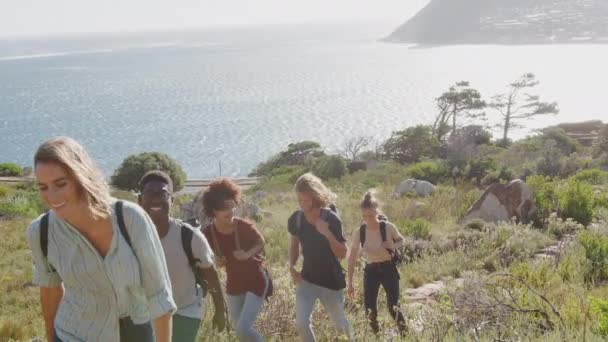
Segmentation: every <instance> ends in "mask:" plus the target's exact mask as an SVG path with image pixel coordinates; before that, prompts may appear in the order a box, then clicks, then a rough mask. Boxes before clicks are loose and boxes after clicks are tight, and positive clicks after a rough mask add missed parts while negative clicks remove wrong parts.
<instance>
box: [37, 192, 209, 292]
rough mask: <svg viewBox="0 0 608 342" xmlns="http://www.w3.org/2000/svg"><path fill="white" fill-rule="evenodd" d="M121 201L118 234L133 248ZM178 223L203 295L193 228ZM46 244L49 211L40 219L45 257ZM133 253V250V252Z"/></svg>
mask: <svg viewBox="0 0 608 342" xmlns="http://www.w3.org/2000/svg"><path fill="white" fill-rule="evenodd" d="M122 207H123V202H122V201H116V204H115V207H114V208H115V210H116V219H117V221H118V228H119V229H120V234H121V235H122V237H123V238H124V239H125V241H126V242H127V244H128V245H129V247H131V249H133V245H132V244H131V236H130V235H129V232H128V231H127V227H126V225H125V220H124V217H123V214H122ZM178 225H179V226H180V229H181V233H182V247H183V248H184V252H185V253H186V257H187V258H188V264H190V267H191V268H192V273H193V274H194V279H195V280H196V283H197V284H198V285H199V286H200V287H201V289H202V291H203V297H205V296H206V295H207V289H208V284H207V282H206V281H205V280H204V277H203V276H202V274H200V269H199V268H198V267H196V263H197V262H200V259H198V258H195V257H194V255H193V253H192V235H193V234H194V232H193V229H195V228H192V227H190V226H188V225H187V224H185V223H183V222H182V221H179V220H178ZM48 245H49V213H48V212H47V213H46V214H44V215H43V216H42V218H41V219H40V247H41V249H42V255H43V256H44V257H45V258H47V255H48ZM134 253H135V252H134ZM51 269H52V270H53V271H54V270H55V268H54V267H53V265H51Z"/></svg>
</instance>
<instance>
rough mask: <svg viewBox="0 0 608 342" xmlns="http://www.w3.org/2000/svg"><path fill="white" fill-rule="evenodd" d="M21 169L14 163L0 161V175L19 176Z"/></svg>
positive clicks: (21, 174) (21, 173)
mask: <svg viewBox="0 0 608 342" xmlns="http://www.w3.org/2000/svg"><path fill="white" fill-rule="evenodd" d="M21 176H23V170H22V169H21V167H20V166H19V165H17V164H15V163H0V177H21Z"/></svg>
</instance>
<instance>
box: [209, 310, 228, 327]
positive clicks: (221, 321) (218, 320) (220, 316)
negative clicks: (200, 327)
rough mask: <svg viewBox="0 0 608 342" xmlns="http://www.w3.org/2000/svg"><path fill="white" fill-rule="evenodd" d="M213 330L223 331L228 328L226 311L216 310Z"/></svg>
mask: <svg viewBox="0 0 608 342" xmlns="http://www.w3.org/2000/svg"><path fill="white" fill-rule="evenodd" d="M212 324H213V328H214V329H217V330H219V331H222V330H224V329H226V328H227V326H226V315H225V314H224V310H216V311H215V314H214V315H213V322H212Z"/></svg>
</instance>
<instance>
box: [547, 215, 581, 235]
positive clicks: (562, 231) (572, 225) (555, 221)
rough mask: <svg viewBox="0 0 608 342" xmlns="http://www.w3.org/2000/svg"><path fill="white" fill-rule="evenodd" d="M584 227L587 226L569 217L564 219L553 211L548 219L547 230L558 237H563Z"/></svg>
mask: <svg viewBox="0 0 608 342" xmlns="http://www.w3.org/2000/svg"><path fill="white" fill-rule="evenodd" d="M583 228H585V227H583V225H581V224H580V223H577V222H575V221H574V220H573V219H571V218H568V219H566V220H563V219H561V218H560V217H558V216H557V214H555V213H552V214H551V215H550V216H549V219H548V220H547V231H548V232H549V233H550V234H552V235H554V236H555V237H556V238H558V239H561V238H562V237H563V236H564V235H566V234H572V233H574V232H577V231H579V230H583Z"/></svg>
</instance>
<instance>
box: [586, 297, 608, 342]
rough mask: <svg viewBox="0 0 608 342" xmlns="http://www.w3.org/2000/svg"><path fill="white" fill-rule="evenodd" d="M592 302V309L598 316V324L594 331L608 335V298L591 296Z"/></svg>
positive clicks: (590, 301) (603, 335)
mask: <svg viewBox="0 0 608 342" xmlns="http://www.w3.org/2000/svg"><path fill="white" fill-rule="evenodd" d="M589 303H590V304H591V311H592V312H593V313H594V314H596V315H597V316H598V321H599V322H598V326H597V328H595V329H594V331H593V333H594V334H596V335H598V336H602V337H607V336H608V300H605V299H601V298H593V297H591V298H589Z"/></svg>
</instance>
